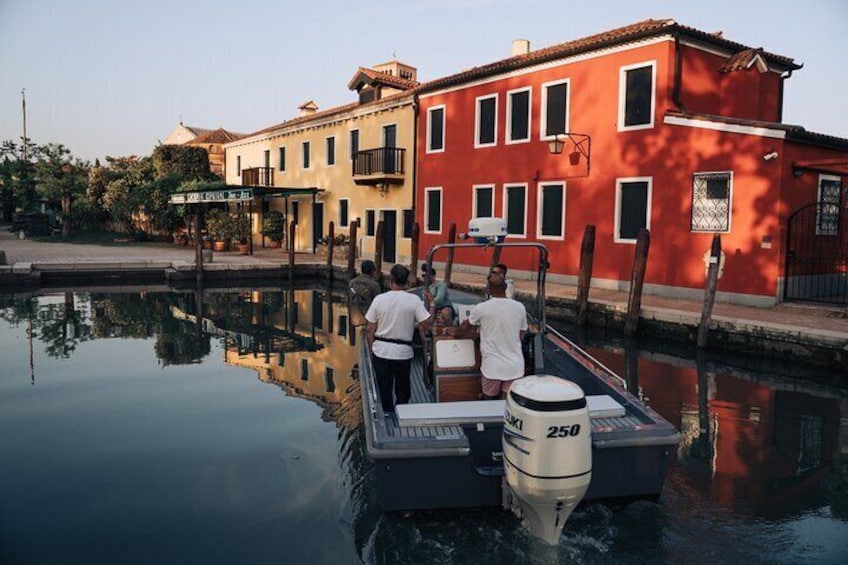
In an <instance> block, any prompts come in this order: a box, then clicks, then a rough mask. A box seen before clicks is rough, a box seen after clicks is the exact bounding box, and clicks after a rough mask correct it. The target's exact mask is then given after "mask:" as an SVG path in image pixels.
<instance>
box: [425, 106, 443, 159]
mask: <svg viewBox="0 0 848 565" xmlns="http://www.w3.org/2000/svg"><path fill="white" fill-rule="evenodd" d="M444 150H445V107H444V106H435V107H433V108H430V109H428V110H427V153H439V152H441V151H444Z"/></svg>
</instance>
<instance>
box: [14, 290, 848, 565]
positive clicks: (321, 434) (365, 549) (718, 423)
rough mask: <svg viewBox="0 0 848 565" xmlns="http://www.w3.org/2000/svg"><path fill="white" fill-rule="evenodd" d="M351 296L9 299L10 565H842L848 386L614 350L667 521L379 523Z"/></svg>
mask: <svg viewBox="0 0 848 565" xmlns="http://www.w3.org/2000/svg"><path fill="white" fill-rule="evenodd" d="M344 290H345V289H344V288H340V289H336V288H333V287H324V288H322V289H319V290H314V289H300V290H296V289H292V288H290V289H285V290H282V291H281V290H280V289H264V290H262V289H255V288H244V289H228V290H205V291H203V292H195V291H185V292H174V291H168V292H166V291H165V290H164V289H163V290H162V291H161V292H160V291H155V290H150V289H147V290H144V291H141V290H140V289H131V288H129V289H122V290H121V289H106V288H102V289H94V290H90V291H88V292H57V293H50V292H45V293H44V294H40V295H37V296H28V295H21V296H10V295H0V563H4V564H30V563H37V564H42V563H122V564H132V563H194V562H203V563H381V564H382V563H385V564H390V563H391V564H393V563H478V562H479V563H540V564H541V563H545V564H547V563H741V562H750V563H848V387H846V380H845V376H844V375H842V376H840V375H836V374H832V373H828V372H825V371H821V370H812V369H809V368H804V367H799V366H792V365H791V364H787V363H782V364H770V363H769V362H768V361H767V360H763V359H753V360H752V359H724V358H718V357H715V356H709V357H703V358H699V357H698V356H696V355H694V354H693V353H691V352H686V351H674V350H670V349H668V347H667V344H660V345H657V344H645V343H628V342H623V341H619V340H617V338H615V337H614V336H603V335H600V336H598V335H589V334H586V335H584V334H576V335H574V338H575V339H576V340H577V341H579V342H580V343H581V344H583V345H584V347H586V348H587V349H589V350H590V352H591V353H592V354H593V355H595V356H596V357H597V358H598V359H599V360H600V361H602V362H603V363H605V364H607V365H608V366H610V368H612V369H613V370H615V371H616V372H617V373H618V374H620V375H622V376H623V377H624V378H625V379H626V380H627V381H628V383H629V385H630V388H631V390H633V391H635V392H636V393H638V394H640V395H641V396H642V397H643V398H645V399H647V402H648V403H649V404H650V405H651V406H652V407H653V408H654V409H655V410H657V411H658V412H660V413H661V414H662V415H663V416H664V417H665V418H667V419H668V420H669V421H671V422H672V423H673V424H674V425H675V426H677V427H678V428H679V429H680V430H681V432H682V436H683V440H682V442H681V445H680V448H679V450H678V453H677V458H676V462H675V464H674V466H673V467H672V470H671V471H670V473H669V476H668V479H667V482H666V485H665V489H664V491H663V495H662V498H661V502H660V504H652V503H648V502H641V503H634V504H631V505H629V506H625V507H615V508H610V507H607V506H605V505H602V504H591V505H586V506H582V507H580V508H579V509H578V510H577V511H576V512H575V513H574V514H573V515H572V517H571V519H570V520H569V522H568V523H567V525H566V528H565V531H564V533H563V535H562V538H561V541H560V543H559V545H558V546H556V547H550V546H547V545H545V544H543V543H540V542H538V541H537V540H536V539H534V538H533V537H532V536H530V535H528V534H527V533H526V532H525V531H524V530H523V529H522V528H521V526H520V525H519V524H518V521H517V520H515V519H514V518H513V517H512V516H510V515H509V514H507V513H506V512H504V511H501V510H500V509H498V508H488V509H472V510H462V511H438V512H437V511H433V512H411V513H395V514H383V513H381V512H380V511H379V509H378V508H377V507H376V505H375V504H374V488H373V483H372V480H373V473H372V472H371V465H370V463H369V461H368V460H367V458H366V457H365V448H364V439H363V437H362V433H363V431H362V418H361V412H360V410H361V404H360V397H359V383H358V381H357V380H356V374H355V370H354V369H355V364H356V341H357V339H358V338H359V336H358V335H357V333H356V332H355V331H354V330H355V328H354V327H352V326H351V321H350V319H349V317H348V310H347V307H346V305H345V292H344ZM562 329H563V330H565V331H569V328H562ZM409 488H410V489H414V488H416V486H415V484H410V485H409Z"/></svg>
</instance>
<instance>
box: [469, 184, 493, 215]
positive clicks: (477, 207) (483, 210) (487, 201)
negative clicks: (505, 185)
mask: <svg viewBox="0 0 848 565" xmlns="http://www.w3.org/2000/svg"><path fill="white" fill-rule="evenodd" d="M494 194H495V187H494V185H492V186H475V187H474V217H475V218H491V217H493V216H494V215H495V203H494Z"/></svg>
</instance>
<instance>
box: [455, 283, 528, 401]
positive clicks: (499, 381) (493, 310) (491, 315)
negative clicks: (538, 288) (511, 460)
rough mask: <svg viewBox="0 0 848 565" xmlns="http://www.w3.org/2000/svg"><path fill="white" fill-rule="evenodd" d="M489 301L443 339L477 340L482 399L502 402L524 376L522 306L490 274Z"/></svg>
mask: <svg viewBox="0 0 848 565" xmlns="http://www.w3.org/2000/svg"><path fill="white" fill-rule="evenodd" d="M486 291H487V293H488V295H489V296H490V298H489V299H488V300H484V301H483V302H480V303H479V304H476V305H475V306H474V308H472V309H471V313H470V314H469V315H468V319H466V320H463V322H462V324H460V325H459V327H452V328H451V327H449V328H447V329H446V330H445V333H447V335H452V336H455V337H474V336H475V334H478V335H479V336H480V354H481V363H480V372H481V373H482V375H483V377H482V382H481V388H482V390H483V398H485V399H487V400H494V399H497V398H505V397H506V393H507V391H508V390H509V386H510V385H511V384H512V381H514V380H515V379H519V378H521V377H523V376H524V368H525V365H524V354H523V352H522V349H521V344H522V342H523V341H524V334H525V333H526V331H527V311H526V309H525V308H524V305H523V304H521V303H520V302H518V301H517V300H513V299H512V298H507V297H506V281H505V280H504V278H503V277H502V276H501V275H499V274H498V273H495V272H492V273H490V274H489V276H488V278H487V279H486Z"/></svg>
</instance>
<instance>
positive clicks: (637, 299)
mask: <svg viewBox="0 0 848 565" xmlns="http://www.w3.org/2000/svg"><path fill="white" fill-rule="evenodd" d="M650 247H651V232H649V231H648V230H646V229H644V228H642V229H641V230H639V235H638V236H636V251H635V254H634V257H633V273H632V274H631V276H630V296H628V298H627V318H626V319H625V320H624V335H626V336H634V335H636V330H637V329H638V327H639V310H640V309H641V308H642V286H643V285H644V282H645V271H646V270H647V268H648V250H649V249H650Z"/></svg>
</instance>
